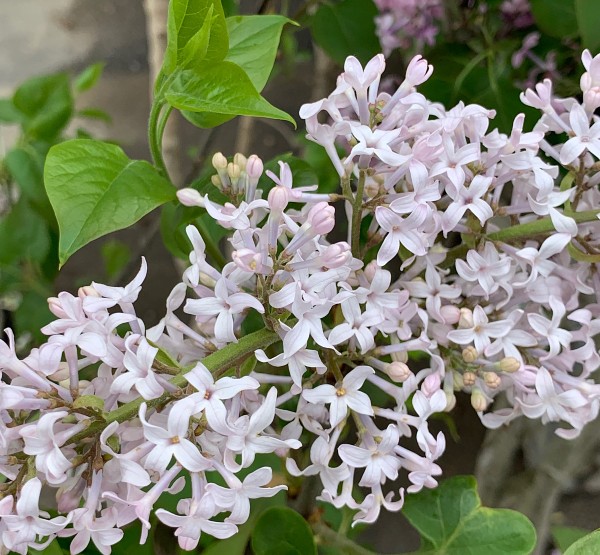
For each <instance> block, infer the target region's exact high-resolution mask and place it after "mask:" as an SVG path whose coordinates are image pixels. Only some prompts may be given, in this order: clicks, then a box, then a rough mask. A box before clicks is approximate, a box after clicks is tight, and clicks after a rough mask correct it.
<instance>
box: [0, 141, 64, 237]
mask: <svg viewBox="0 0 600 555" xmlns="http://www.w3.org/2000/svg"><path fill="white" fill-rule="evenodd" d="M4 162H5V164H6V167H7V169H8V171H9V173H10V175H11V176H12V178H13V179H14V180H15V182H16V183H17V185H18V186H19V188H20V189H21V194H22V195H23V196H24V197H25V198H27V200H28V201H29V203H30V204H31V206H32V208H34V209H35V210H36V211H37V212H38V214H40V215H41V216H43V217H44V219H45V220H46V221H47V222H48V223H49V224H50V225H51V226H52V227H54V228H55V227H56V218H55V217H54V211H53V210H52V206H50V201H49V200H48V196H47V195H46V190H45V189H44V157H43V155H42V154H40V153H39V152H38V151H37V150H35V149H34V148H33V147H32V146H31V145H25V146H23V147H17V148H13V149H12V150H10V151H9V152H8V154H7V155H6V158H5V159H4Z"/></svg>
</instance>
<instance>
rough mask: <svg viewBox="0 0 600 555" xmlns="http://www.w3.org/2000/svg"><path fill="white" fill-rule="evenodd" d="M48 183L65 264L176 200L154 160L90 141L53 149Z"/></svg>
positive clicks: (60, 145)
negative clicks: (94, 243) (101, 239)
mask: <svg viewBox="0 0 600 555" xmlns="http://www.w3.org/2000/svg"><path fill="white" fill-rule="evenodd" d="M44 180H45V184H46V191H47V193H48V198H49V199H50V203H51V204H52V207H53V208H54V212H55V214H56V219H57V220H58V227H59V230H60V242H59V251H58V255H59V260H60V264H61V266H62V265H63V264H64V263H65V262H66V261H67V259H68V258H69V257H70V256H71V255H72V254H73V253H74V252H76V251H77V250H79V249H80V248H81V247H83V246H84V245H87V244H88V243H89V242H90V241H93V240H94V239H97V238H98V237H102V236H103V235H106V234H108V233H111V232H112V231H117V230H118V229H123V228H126V227H129V226H130V225H132V224H134V223H135V222H137V221H138V220H139V219H140V218H142V217H143V216H145V215H146V214H148V213H149V212H151V211H152V210H154V209H155V208H156V207H157V206H160V205H161V204H164V203H165V202H168V201H170V200H173V199H174V198H175V189H174V188H173V187H172V186H171V184H170V183H169V182H168V181H167V180H165V179H164V178H163V177H162V176H161V175H160V174H159V173H158V172H157V171H156V169H155V168H154V167H153V166H151V165H150V164H149V163H148V162H145V161H141V160H130V159H129V158H128V157H127V156H126V155H125V153H124V152H123V150H121V149H120V148H119V147H118V146H116V145H112V144H108V143H103V142H100V141H92V140H89V139H74V140H72V141H67V142H64V143H61V144H59V145H56V146H54V147H52V148H51V149H50V151H49V152H48V157H47V159H46V167H45V171H44Z"/></svg>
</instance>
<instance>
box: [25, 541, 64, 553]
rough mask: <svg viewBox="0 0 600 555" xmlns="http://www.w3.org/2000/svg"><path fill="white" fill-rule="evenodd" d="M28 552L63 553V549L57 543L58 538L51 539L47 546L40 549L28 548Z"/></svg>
mask: <svg viewBox="0 0 600 555" xmlns="http://www.w3.org/2000/svg"><path fill="white" fill-rule="evenodd" d="M29 554H30V555H63V550H62V549H61V548H60V545H58V540H53V541H51V542H50V544H49V545H48V546H47V547H45V548H44V549H42V550H41V551H38V550H37V549H30V550H29Z"/></svg>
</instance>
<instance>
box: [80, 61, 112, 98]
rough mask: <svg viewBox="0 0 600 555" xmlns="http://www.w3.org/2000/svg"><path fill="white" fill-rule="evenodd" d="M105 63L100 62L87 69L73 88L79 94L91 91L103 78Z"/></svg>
mask: <svg viewBox="0 0 600 555" xmlns="http://www.w3.org/2000/svg"><path fill="white" fill-rule="evenodd" d="M104 66H105V63H104V62H98V63H96V64H92V65H91V66H88V67H86V68H85V69H84V70H83V71H82V72H81V73H80V74H79V75H78V76H77V77H75V81H74V82H73V87H74V88H75V90H76V91H77V92H85V91H88V90H90V89H91V88H92V87H93V86H94V85H95V84H96V83H97V82H98V79H100V77H101V76H102V72H103V71H104Z"/></svg>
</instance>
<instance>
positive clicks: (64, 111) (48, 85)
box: [13, 73, 73, 139]
mask: <svg viewBox="0 0 600 555" xmlns="http://www.w3.org/2000/svg"><path fill="white" fill-rule="evenodd" d="M13 105H14V107H15V108H16V109H17V110H18V111H19V112H21V113H22V114H23V118H24V123H23V129H24V130H25V132H26V133H27V134H28V135H29V136H30V137H32V138H36V139H52V138H54V137H56V136H57V135H58V134H59V133H60V132H61V131H62V130H63V128H64V127H65V125H66V124H67V123H68V121H69V119H70V117H71V114H72V113H73V97H72V95H71V84H70V82H69V77H68V76H67V74H64V73H58V74H56V75H45V76H42V77H34V78H32V79H29V80H28V81H25V83H23V84H22V85H21V86H20V87H19V88H18V89H17V90H16V91H15V94H14V96H13Z"/></svg>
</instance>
